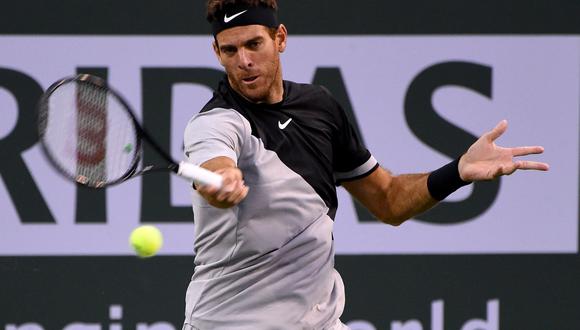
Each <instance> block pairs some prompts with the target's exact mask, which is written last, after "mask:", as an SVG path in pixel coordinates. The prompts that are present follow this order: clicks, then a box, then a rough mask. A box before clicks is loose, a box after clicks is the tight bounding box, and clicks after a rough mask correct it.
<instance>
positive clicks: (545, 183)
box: [0, 36, 580, 327]
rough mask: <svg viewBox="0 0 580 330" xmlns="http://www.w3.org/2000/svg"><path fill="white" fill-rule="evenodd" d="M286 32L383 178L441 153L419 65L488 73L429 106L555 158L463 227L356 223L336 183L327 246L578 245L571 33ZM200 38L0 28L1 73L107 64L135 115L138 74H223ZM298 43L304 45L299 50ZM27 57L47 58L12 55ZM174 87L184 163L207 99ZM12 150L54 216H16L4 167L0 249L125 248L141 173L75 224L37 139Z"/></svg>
mask: <svg viewBox="0 0 580 330" xmlns="http://www.w3.org/2000/svg"><path fill="white" fill-rule="evenodd" d="M291 38H292V45H291V47H288V49H287V50H286V52H285V53H284V55H283V57H282V61H283V63H284V72H285V74H286V76H285V78H286V79H289V80H294V81H299V82H311V81H312V77H313V75H314V73H315V72H316V71H317V69H319V68H325V67H336V68H338V69H340V72H341V74H342V78H343V80H344V85H345V87H346V89H347V92H348V96H347V97H348V98H349V100H350V102H351V104H352V108H353V111H354V114H355V115H356V119H357V122H358V125H359V127H360V128H361V132H362V135H363V138H364V141H365V144H366V145H367V146H368V148H369V150H371V152H372V153H373V155H374V156H375V158H377V159H378V160H379V161H380V162H381V164H382V165H383V166H385V167H387V168H389V169H390V170H391V171H393V172H394V173H409V172H426V171H430V170H432V169H435V168H437V167H439V166H441V165H443V164H445V163H447V162H448V161H449V160H450V159H449V158H448V157H447V156H444V155H442V154H441V152H440V151H438V150H435V149H432V148H431V147H429V146H428V145H426V144H425V143H424V142H422V141H421V140H420V139H419V138H417V136H415V135H414V133H413V132H412V130H410V129H409V128H410V127H409V125H408V122H407V121H406V118H405V109H404V103H405V102H404V100H405V96H406V95H407V92H408V89H409V86H410V85H411V83H412V82H413V81H414V79H415V78H416V77H417V75H418V74H419V73H420V72H423V71H424V70H425V69H426V68H429V67H433V66H437V65H439V64H441V63H446V62H451V61H455V62H461V63H471V64H474V65H480V66H484V67H485V68H490V70H491V88H492V90H491V92H490V95H491V96H490V97H484V96H482V95H480V94H478V93H476V92H475V91H472V90H469V89H466V88H462V87H460V86H441V87H440V88H438V89H437V90H436V91H435V92H434V93H433V95H432V98H431V100H430V101H431V103H432V106H433V108H434V109H435V110H436V111H437V114H438V115H439V116H441V117H442V118H443V119H444V120H445V121H447V122H449V123H452V124H453V125H454V126H456V127H457V128H461V129H462V130H464V131H466V132H469V134H470V135H473V136H478V135H480V134H481V133H483V132H485V131H487V130H489V129H490V128H492V127H493V126H494V125H495V124H496V123H497V122H499V120H501V119H504V118H507V119H508V120H509V122H510V127H509V129H508V131H507V132H506V134H504V136H502V137H501V138H500V141H499V143H500V144H501V145H506V146H514V145H528V144H532V145H535V144H541V145H543V146H544V147H545V148H546V153H545V155H543V156H541V159H542V160H545V161H547V162H549V163H550V164H551V166H552V170H551V171H549V172H547V173H534V172H524V173H517V174H516V175H513V176H510V177H509V178H505V179H503V180H502V181H501V185H500V187H499V191H498V193H497V196H496V198H495V200H494V201H493V203H492V204H491V205H490V207H489V208H487V209H486V210H485V211H484V212H482V213H481V214H477V215H475V216H474V217H473V218H471V219H469V221H465V222H461V223H457V224H449V225H440V224H439V225H437V224H432V223H426V222H421V221H409V222H408V223H406V224H404V225H403V226H400V227H396V228H395V227H391V226H387V225H383V224H380V223H378V222H377V223H374V222H361V221H358V218H357V214H356V211H355V208H354V206H353V203H352V201H351V199H350V197H349V196H348V195H347V193H346V192H345V191H344V190H342V189H340V190H339V204H340V207H339V210H338V213H337V216H336V221H335V228H334V237H335V238H336V240H335V242H336V252H337V253H338V254H416V253H421V254H429V253H433V254H464V253H576V252H577V251H578V191H579V189H578V181H579V178H578V173H579V171H578V168H579V167H578V149H579V139H578V136H579V127H578V126H579V125H578V123H579V108H580V106H579V102H580V100H579V98H578V90H579V89H580V72H579V70H580V69H579V68H580V47H578V44H579V43H580V37H575V36H532V37H530V36H490V37H483V36H457V37H453V36H445V37H441V36H439V37H430V36H425V37H420V36H413V37H388V36H373V37H365V36H347V37H344V38H335V37H302V36H297V37H291ZM210 44H211V37H210V36H208V37H173V36H172V37H130V36H126V37H110V36H102V37H89V38H87V37H51V36H46V37H26V36H24V37H19V36H6V37H4V36H3V37H0V47H1V46H2V45H4V47H2V50H3V51H2V53H1V54H0V63H2V64H1V65H0V69H1V68H2V67H3V68H5V69H9V70H13V71H17V72H18V73H20V74H21V75H22V76H26V77H29V78H30V79H32V80H33V81H36V82H37V83H38V84H39V85H40V86H42V87H43V88H47V87H48V86H49V85H50V84H51V83H52V82H53V81H55V80H57V79H59V78H61V77H63V76H68V75H73V74H75V72H76V69H77V68H78V67H101V68H105V69H107V70H108V73H109V74H108V78H109V82H110V83H111V85H112V86H115V87H116V89H118V90H119V91H120V92H121V93H122V94H123V95H125V96H126V97H127V99H128V101H129V103H131V104H132V105H133V107H134V108H135V109H136V110H137V112H138V116H140V113H139V112H140V111H141V109H142V104H141V103H142V102H141V101H142V96H143V95H142V93H143V92H142V90H141V88H142V76H141V73H142V70H146V69H147V68H177V69H179V68H211V69H214V70H220V69H221V68H220V66H219V64H218V63H217V62H216V60H215V56H214V54H213V52H212V50H211V47H210V46H208V45H210ZM73 45H74V47H73ZM168 49H171V51H170V52H168V51H167V50H168ZM304 49H308V51H309V55H308V56H307V57H305V56H303V54H304V52H303V50H304ZM328 49H340V51H337V52H328ZM418 49H420V50H421V51H420V52H418V51H417V50H418ZM37 53H42V54H44V56H45V58H47V59H49V61H42V62H40V61H36V60H34V59H32V58H30V57H27V56H22V54H37ZM121 54H123V55H121ZM191 54H196V55H195V56H191ZM46 63H50V65H47V64H46ZM2 91H3V92H2V95H4V96H2V97H0V108H1V109H4V108H6V109H8V113H9V114H10V115H9V118H12V119H14V118H19V116H18V113H19V111H20V110H19V109H15V108H14V107H17V102H15V101H14V98H13V97H12V96H9V97H6V93H8V95H10V94H13V93H12V92H13V91H8V90H4V89H3V90H2ZM173 94H174V95H173V98H172V101H173V103H172V109H171V110H172V111H171V115H172V117H171V127H172V132H171V137H170V143H171V154H172V155H173V156H174V157H175V158H177V159H181V158H182V155H181V146H182V134H183V129H184V127H185V125H186V122H187V120H188V118H189V117H191V116H192V115H193V114H195V113H196V112H197V111H198V110H199V109H200V108H201V107H202V106H203V105H204V104H205V102H206V101H207V100H208V99H209V98H210V97H211V90H209V88H207V87H205V86H201V85H196V84H181V83H180V84H176V85H175V86H174V93H173ZM3 111H4V110H3ZM417 111H420V109H419V110H417ZM14 114H16V115H14ZM555 114H557V115H555ZM12 119H10V120H9V121H10V123H3V124H1V125H0V148H2V139H6V137H9V136H10V134H11V133H12V132H13V131H14V130H16V129H17V127H18V125H13V122H14V121H15V120H17V119H15V120H12ZM0 151H2V150H0ZM12 156H18V157H22V159H23V161H24V162H25V164H26V171H28V172H29V173H30V175H31V176H32V179H33V183H34V184H35V185H36V186H37V189H38V191H39V193H40V195H41V198H43V199H44V201H45V202H46V205H47V206H48V209H49V210H50V213H51V215H52V216H53V217H54V220H55V222H56V223H42V224H38V223H30V222H34V221H33V220H34V219H21V218H20V216H19V213H18V212H19V211H18V210H17V208H16V206H15V205H16V204H15V202H14V201H13V200H12V198H13V197H12V195H11V192H10V191H11V190H14V189H18V187H7V186H6V185H7V183H6V182H7V180H6V177H7V176H9V173H1V172H0V236H1V239H0V255H4V256H17V255H130V254H132V251H131V249H130V247H129V245H128V243H127V237H128V236H129V233H130V232H131V230H132V229H133V228H134V227H136V226H137V225H139V221H140V220H139V219H140V210H141V207H140V206H141V202H142V195H141V185H140V179H139V178H137V179H134V180H132V181H129V182H126V183H123V184H122V185H119V186H115V187H112V188H109V189H107V192H106V194H107V197H106V198H107V210H106V214H107V219H106V221H107V222H106V223H82V224H77V223H75V214H76V210H75V207H76V204H75V196H76V188H75V186H74V185H73V184H71V183H69V182H67V181H66V180H65V179H63V178H61V177H60V176H59V175H58V174H57V173H56V172H55V171H54V170H53V169H52V168H51V167H50V165H49V164H48V163H47V161H46V159H44V158H43V156H42V153H41V150H40V147H39V145H38V144H37V145H35V146H33V147H32V148H27V149H26V150H25V151H23V152H22V153H21V154H18V155H12ZM530 158H531V159H534V157H530ZM470 189H471V188H470V187H466V188H462V189H461V190H460V191H459V192H457V193H456V194H454V195H452V196H451V197H450V198H451V199H452V200H455V201H461V200H462V199H464V198H465V197H466V196H468V195H469V192H470ZM170 191H171V196H170V197H171V203H172V205H173V206H182V207H189V205H190V193H191V192H190V189H189V187H188V186H187V185H186V184H183V182H182V181H180V180H179V179H178V178H172V179H171V188H170ZM466 194H467V195H466ZM555 196H557V198H556V197H555ZM20 202H22V201H20ZM25 203H26V201H24V205H25ZM21 204H23V203H21ZM30 207H32V208H34V207H36V206H35V205H30ZM162 220H166V221H167V222H163V223H160V224H159V228H160V229H161V231H162V232H163V234H164V236H165V238H166V239H165V245H164V247H163V249H162V250H161V251H160V254H161V255H188V254H192V253H193V252H192V250H193V236H194V233H193V223H171V222H169V221H171V219H162ZM105 242H106V243H105ZM409 327H410V326H409Z"/></svg>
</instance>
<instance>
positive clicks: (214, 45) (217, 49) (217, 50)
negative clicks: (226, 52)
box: [211, 40, 224, 66]
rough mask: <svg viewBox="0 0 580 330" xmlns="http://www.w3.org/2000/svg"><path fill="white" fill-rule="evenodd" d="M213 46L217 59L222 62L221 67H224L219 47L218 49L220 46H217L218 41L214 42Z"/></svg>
mask: <svg viewBox="0 0 580 330" xmlns="http://www.w3.org/2000/svg"><path fill="white" fill-rule="evenodd" d="M211 46H212V47H213V53H214V54H215V57H217V59H218V61H219V62H220V65H221V66H224V64H223V63H222V58H221V56H220V54H221V53H220V48H219V47H218V45H217V41H216V40H214V41H213V42H212V43H211Z"/></svg>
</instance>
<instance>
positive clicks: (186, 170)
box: [177, 162, 222, 188]
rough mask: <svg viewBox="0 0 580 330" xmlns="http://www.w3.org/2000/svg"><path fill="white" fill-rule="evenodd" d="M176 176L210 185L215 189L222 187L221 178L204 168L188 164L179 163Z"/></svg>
mask: <svg viewBox="0 0 580 330" xmlns="http://www.w3.org/2000/svg"><path fill="white" fill-rule="evenodd" d="M177 175H179V176H182V177H184V178H187V179H190V180H193V181H195V182H197V183H200V184H202V185H210V186H214V187H216V188H221V187H222V176H221V175H219V174H216V173H214V172H212V171H208V170H206V169H205V168H201V167H199V166H197V165H193V164H191V163H188V162H180V163H179V168H178V169H177Z"/></svg>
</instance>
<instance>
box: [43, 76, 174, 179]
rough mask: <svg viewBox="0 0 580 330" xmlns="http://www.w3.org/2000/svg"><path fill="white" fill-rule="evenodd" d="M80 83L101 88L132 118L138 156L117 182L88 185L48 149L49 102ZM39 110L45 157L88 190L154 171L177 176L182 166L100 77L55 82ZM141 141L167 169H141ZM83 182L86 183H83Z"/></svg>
mask: <svg viewBox="0 0 580 330" xmlns="http://www.w3.org/2000/svg"><path fill="white" fill-rule="evenodd" d="M74 82H80V83H85V84H91V85H94V86H96V87H98V88H102V89H103V90H104V91H105V92H106V93H107V95H112V96H113V97H114V98H116V99H117V101H119V102H120V104H121V105H122V106H123V107H124V110H125V111H126V113H127V114H128V115H129V118H130V119H131V121H132V124H133V127H134V129H135V135H136V136H135V137H136V141H135V155H134V157H133V159H132V160H131V165H130V166H129V167H128V170H127V171H126V172H125V173H124V174H123V175H121V176H120V177H119V178H118V179H115V180H112V181H107V182H101V183H97V184H95V185H91V184H88V182H87V181H86V180H85V179H86V178H85V179H83V176H76V177H75V176H70V175H69V174H68V171H66V170H65V169H64V168H63V167H62V166H61V165H60V164H59V162H58V161H57V159H56V158H55V157H54V156H53V155H52V153H51V152H50V150H49V147H48V145H47V144H46V142H45V140H44V135H45V132H46V127H47V125H48V108H49V101H50V97H51V96H52V95H53V94H54V92H55V91H56V90H57V89H59V88H60V87H61V86H63V85H65V84H69V83H74ZM37 111H38V115H37V118H38V133H39V140H40V144H41V147H42V150H43V152H44V154H45V155H46V156H47V158H48V160H49V161H50V163H51V164H52V165H53V166H54V167H55V168H57V169H58V171H59V172H60V173H61V174H62V175H64V176H65V177H67V178H69V179H71V180H73V181H75V182H77V183H79V184H82V185H83V186H85V187H90V188H104V187H107V186H112V185H116V184H119V183H121V182H124V181H126V180H129V179H131V178H133V177H135V176H138V175H140V174H143V173H147V172H155V171H168V170H169V171H171V172H174V173H176V174H177V173H178V169H179V165H178V164H177V163H176V162H175V161H174V160H173V158H172V157H171V156H170V155H169V154H168V153H167V152H166V151H165V150H163V148H161V146H159V144H158V143H157V142H155V140H154V139H153V138H151V136H150V135H149V133H147V131H146V130H145V129H144V128H143V127H142V126H141V125H140V124H139V121H138V120H137V117H136V116H135V113H134V112H133V109H132V108H131V106H130V105H129V103H128V102H127V101H126V100H125V98H123V97H122V96H121V94H120V93H119V92H117V91H116V90H115V89H114V88H113V87H111V86H110V85H109V84H107V82H106V81H105V80H104V79H102V78H99V77H96V76H93V75H89V74H78V75H76V76H71V77H66V78H63V79H61V80H59V81H57V82H55V83H53V84H52V85H51V86H50V87H49V88H48V89H47V90H46V92H44V93H43V94H42V96H41V98H40V100H39V102H38V106H37ZM142 140H145V141H147V143H148V145H149V146H151V147H152V148H153V149H154V150H155V151H156V152H157V153H158V154H159V155H160V156H161V157H162V158H163V159H164V160H165V161H166V162H167V165H166V166H165V167H163V166H159V165H147V166H144V167H143V168H142V169H141V170H138V167H139V163H140V161H141V154H142V153H143V149H142V146H143V144H142ZM83 181H84V182H83Z"/></svg>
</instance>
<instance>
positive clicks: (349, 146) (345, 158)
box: [332, 98, 379, 184]
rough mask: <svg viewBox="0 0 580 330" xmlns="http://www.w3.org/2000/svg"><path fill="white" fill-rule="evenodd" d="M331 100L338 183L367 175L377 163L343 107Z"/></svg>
mask: <svg viewBox="0 0 580 330" xmlns="http://www.w3.org/2000/svg"><path fill="white" fill-rule="evenodd" d="M332 101H333V104H334V107H335V120H336V127H337V130H336V132H335V134H336V135H335V138H334V141H333V143H334V145H333V171H334V178H335V181H336V183H337V184H340V183H341V182H343V181H349V180H355V179H359V178H362V177H365V176H367V175H369V174H370V173H372V172H373V171H374V170H375V169H376V168H377V167H378V166H379V164H378V162H377V160H376V159H375V158H374V157H373V156H372V155H371V153H370V152H369V150H368V149H367V148H366V147H365V146H364V144H363V143H362V141H361V139H360V137H359V136H358V134H357V133H356V130H355V129H354V127H353V126H352V124H351V122H350V121H349V119H348V116H347V115H346V112H345V111H344V109H343V108H342V107H341V106H340V104H338V102H337V101H336V100H334V98H333V99H332Z"/></svg>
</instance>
